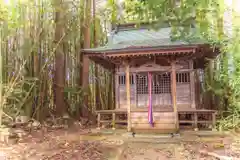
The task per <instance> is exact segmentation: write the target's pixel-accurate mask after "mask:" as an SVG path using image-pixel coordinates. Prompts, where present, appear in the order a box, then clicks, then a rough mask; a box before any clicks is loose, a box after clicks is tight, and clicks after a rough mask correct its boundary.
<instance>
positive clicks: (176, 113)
mask: <svg viewBox="0 0 240 160" xmlns="http://www.w3.org/2000/svg"><path fill="white" fill-rule="evenodd" d="M171 66H172V76H171V77H172V105H173V112H174V113H175V117H176V118H175V125H176V129H177V130H178V129H179V122H178V110H177V98H176V95H177V82H176V62H175V61H172V62H171Z"/></svg>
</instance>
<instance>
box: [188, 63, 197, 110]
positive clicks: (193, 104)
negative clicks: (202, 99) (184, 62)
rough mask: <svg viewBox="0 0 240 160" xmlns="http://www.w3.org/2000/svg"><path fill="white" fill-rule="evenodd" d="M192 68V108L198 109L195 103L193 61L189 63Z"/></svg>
mask: <svg viewBox="0 0 240 160" xmlns="http://www.w3.org/2000/svg"><path fill="white" fill-rule="evenodd" d="M189 67H190V70H191V72H190V94H191V95H190V97H191V108H196V101H195V74H194V68H193V60H190V61H189Z"/></svg>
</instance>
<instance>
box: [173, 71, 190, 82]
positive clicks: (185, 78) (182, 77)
mask: <svg viewBox="0 0 240 160" xmlns="http://www.w3.org/2000/svg"><path fill="white" fill-rule="evenodd" d="M176 79H177V83H189V82H190V73H189V72H183V73H177V74H176Z"/></svg>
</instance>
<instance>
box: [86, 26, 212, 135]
mask: <svg viewBox="0 0 240 160" xmlns="http://www.w3.org/2000/svg"><path fill="white" fill-rule="evenodd" d="M170 35H171V28H169V27H166V28H161V29H159V30H152V29H150V28H149V25H146V24H145V25H141V26H140V27H138V28H136V27H135V24H123V25H119V26H117V27H116V28H115V29H114V30H113V31H112V35H111V36H110V37H109V41H108V43H107V44H106V45H105V46H103V47H99V48H92V49H85V50H83V52H84V56H87V57H89V59H90V60H92V61H94V62H96V63H97V64H100V65H102V66H103V67H105V68H106V69H108V70H110V71H113V72H114V74H115V105H116V109H115V110H100V111H97V114H98V125H99V127H100V125H101V124H102V123H104V122H106V123H110V124H112V125H113V127H115V124H118V123H124V122H126V124H127V129H128V131H133V130H143V131H145V130H147V131H149V130H150V131H156V132H172V131H176V130H178V129H179V125H180V124H185V123H186V124H187V123H188V124H191V125H192V126H194V127H197V126H198V125H199V124H203V123H206V124H210V126H212V127H213V126H214V125H215V111H214V110H210V108H208V107H207V106H203V105H202V104H201V103H202V102H201V98H200V88H201V85H202V83H203V78H202V76H203V74H202V73H203V71H204V63H205V58H206V57H213V56H215V54H216V53H214V52H213V50H212V49H211V48H210V47H209V45H207V44H204V43H200V41H195V42H193V41H191V42H186V41H180V40H177V41H171V38H170V37H171V36H170ZM124 114H126V115H127V116H126V117H127V118H126V119H127V120H126V119H125V120H124V119H120V117H121V115H124ZM105 115H109V116H110V117H111V119H102V118H104V117H105ZM201 115H202V116H201ZM118 116H119V117H118Z"/></svg>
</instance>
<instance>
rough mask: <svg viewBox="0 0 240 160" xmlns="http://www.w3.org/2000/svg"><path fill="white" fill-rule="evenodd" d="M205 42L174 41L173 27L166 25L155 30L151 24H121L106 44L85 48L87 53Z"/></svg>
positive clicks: (166, 47) (162, 47) (190, 44)
mask: <svg viewBox="0 0 240 160" xmlns="http://www.w3.org/2000/svg"><path fill="white" fill-rule="evenodd" d="M198 44H203V42H202V41H200V40H196V39H195V40H191V41H189V42H187V41H183V40H176V41H172V39H171V28H170V27H165V28H160V29H158V30H153V29H151V28H150V27H149V25H142V26H141V27H139V28H136V27H134V25H133V24H131V25H127V24H125V25H121V26H119V27H117V28H116V29H115V30H113V32H112V34H111V35H110V36H109V38H108V43H107V44H106V45H105V46H102V47H98V48H92V49H84V50H83V51H84V52H85V53H114V52H126V50H143V49H169V48H174V47H181V46H185V47H187V46H188V47H189V46H196V45H198Z"/></svg>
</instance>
